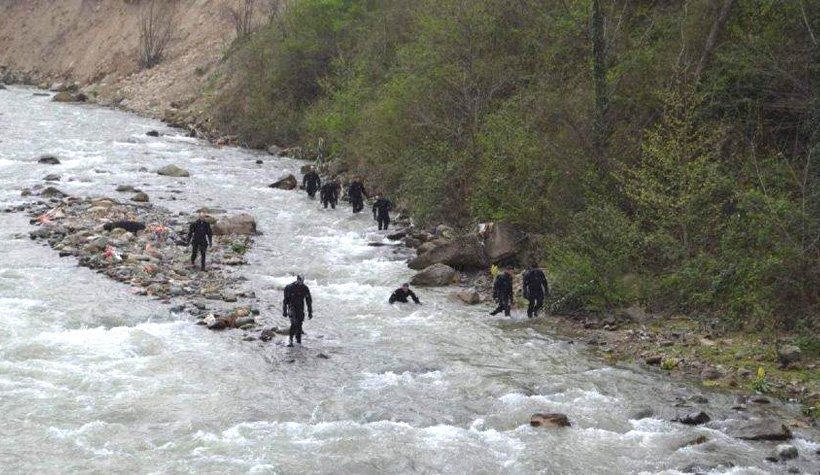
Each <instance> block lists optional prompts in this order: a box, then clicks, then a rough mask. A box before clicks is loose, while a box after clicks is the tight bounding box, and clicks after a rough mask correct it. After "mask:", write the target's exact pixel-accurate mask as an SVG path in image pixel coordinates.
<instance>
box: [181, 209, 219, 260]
mask: <svg viewBox="0 0 820 475" xmlns="http://www.w3.org/2000/svg"><path fill="white" fill-rule="evenodd" d="M188 244H193V247H192V248H191V267H195V266H196V255H197V253H199V255H200V259H201V269H202V270H205V252H206V251H207V250H208V246H213V245H214V238H213V232H212V231H211V225H210V223H208V222H207V221H205V213H199V217H198V218H197V220H196V221H194V222H193V223H191V226H189V227H188V238H187V240H186V242H185V245H186V246H187V245H188Z"/></svg>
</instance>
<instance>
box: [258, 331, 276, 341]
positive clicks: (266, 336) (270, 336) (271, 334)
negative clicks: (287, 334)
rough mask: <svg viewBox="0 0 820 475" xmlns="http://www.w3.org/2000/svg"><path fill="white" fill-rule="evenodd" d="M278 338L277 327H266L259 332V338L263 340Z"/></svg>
mask: <svg viewBox="0 0 820 475" xmlns="http://www.w3.org/2000/svg"><path fill="white" fill-rule="evenodd" d="M274 338H276V328H266V329H264V330H262V333H260V334H259V339H260V340H262V341H271V340H273V339H274Z"/></svg>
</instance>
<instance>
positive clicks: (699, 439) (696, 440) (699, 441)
mask: <svg viewBox="0 0 820 475" xmlns="http://www.w3.org/2000/svg"><path fill="white" fill-rule="evenodd" d="M708 441H709V438H708V437H706V436H705V435H700V436H698V437H695V438H694V439H692V440H690V441H689V442H687V443H685V444H683V445H681V448H683V447H691V446H693V445H700V444H705V443H706V442H708Z"/></svg>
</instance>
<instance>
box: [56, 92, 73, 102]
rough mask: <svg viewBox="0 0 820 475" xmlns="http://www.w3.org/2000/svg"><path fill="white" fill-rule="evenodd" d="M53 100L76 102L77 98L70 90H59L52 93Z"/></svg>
mask: <svg viewBox="0 0 820 475" xmlns="http://www.w3.org/2000/svg"><path fill="white" fill-rule="evenodd" d="M51 100H52V101H54V102H77V98H75V97H74V96H73V95H72V94H71V93H70V92H68V91H61V92H58V93H57V94H55V95H54V97H52V98H51Z"/></svg>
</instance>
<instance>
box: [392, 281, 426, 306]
mask: <svg viewBox="0 0 820 475" xmlns="http://www.w3.org/2000/svg"><path fill="white" fill-rule="evenodd" d="M407 297H410V298H411V299H413V302H416V304H417V305H421V302H420V301H419V298H418V297H416V294H415V292H413V291H412V290H410V284H407V283H405V284H401V287H399V288H398V289H396V290H394V291H393V293H392V294H390V300H388V303H391V304H392V303H395V302H401V303H407Z"/></svg>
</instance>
